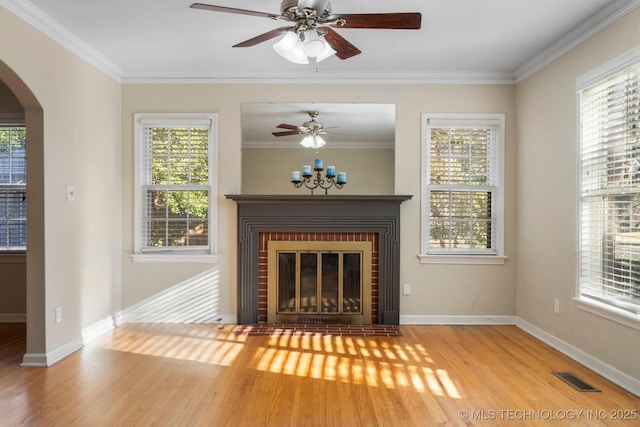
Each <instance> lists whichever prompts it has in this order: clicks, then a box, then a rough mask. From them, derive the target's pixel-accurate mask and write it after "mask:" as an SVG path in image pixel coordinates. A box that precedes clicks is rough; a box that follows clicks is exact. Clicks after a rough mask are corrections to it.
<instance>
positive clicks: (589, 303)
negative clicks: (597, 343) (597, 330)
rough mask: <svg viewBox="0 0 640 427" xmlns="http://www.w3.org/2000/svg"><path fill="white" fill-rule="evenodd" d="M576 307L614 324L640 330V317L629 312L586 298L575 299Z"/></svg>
mask: <svg viewBox="0 0 640 427" xmlns="http://www.w3.org/2000/svg"><path fill="white" fill-rule="evenodd" d="M573 300H574V301H575V302H576V307H577V308H578V309H579V310H582V311H586V312H587V313H591V314H594V315H596V316H599V317H602V318H604V319H607V320H611V321H612V322H616V323H619V324H621V325H624V326H628V327H630V328H633V329H637V330H640V316H639V315H637V314H633V313H630V312H628V311H625V310H622V309H619V308H616V307H612V306H610V305H607V304H605V303H602V302H600V301H596V300H593V299H590V298H585V297H575V298H573Z"/></svg>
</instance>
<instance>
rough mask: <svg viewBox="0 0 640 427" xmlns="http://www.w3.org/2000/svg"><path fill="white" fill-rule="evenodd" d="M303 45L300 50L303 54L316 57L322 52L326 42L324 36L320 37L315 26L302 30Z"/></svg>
mask: <svg viewBox="0 0 640 427" xmlns="http://www.w3.org/2000/svg"><path fill="white" fill-rule="evenodd" d="M303 43H304V45H303V48H302V51H303V52H304V54H305V55H307V56H311V57H316V56H318V55H320V54H321V53H322V52H324V50H325V48H326V46H327V42H326V41H325V40H324V37H320V35H319V34H318V31H317V30H316V29H315V28H311V29H309V30H307V31H305V32H304V42H303Z"/></svg>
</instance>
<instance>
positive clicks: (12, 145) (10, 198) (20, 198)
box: [0, 125, 27, 251]
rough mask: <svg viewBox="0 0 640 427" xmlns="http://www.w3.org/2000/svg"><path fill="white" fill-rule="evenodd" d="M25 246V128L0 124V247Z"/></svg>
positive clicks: (21, 249)
mask: <svg viewBox="0 0 640 427" xmlns="http://www.w3.org/2000/svg"><path fill="white" fill-rule="evenodd" d="M26 247H27V162H26V129H25V127H24V126H4V125H0V251H24V250H26Z"/></svg>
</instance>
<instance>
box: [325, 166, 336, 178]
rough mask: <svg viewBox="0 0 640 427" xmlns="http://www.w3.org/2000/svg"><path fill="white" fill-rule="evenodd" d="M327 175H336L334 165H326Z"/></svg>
mask: <svg viewBox="0 0 640 427" xmlns="http://www.w3.org/2000/svg"><path fill="white" fill-rule="evenodd" d="M327 176H336V167H335V166H327Z"/></svg>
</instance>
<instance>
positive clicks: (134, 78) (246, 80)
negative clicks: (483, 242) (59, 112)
mask: <svg viewBox="0 0 640 427" xmlns="http://www.w3.org/2000/svg"><path fill="white" fill-rule="evenodd" d="M122 83H128V84H171V83H179V84H198V83H212V84H263V83H264V84H287V85H291V84H514V83H515V77H514V75H513V73H490V72H489V73H487V72H474V71H468V72H460V71H454V72H447V71H438V72H429V73H393V74H388V73H387V74H378V73H370V72H365V73H323V74H314V75H312V76H309V74H308V73H295V74H290V75H283V74H276V73H274V74H272V75H265V73H262V74H261V76H260V77H256V75H255V74H254V73H248V72H226V73H206V72H203V73H157V72H141V73H127V74H125V75H123V76H122Z"/></svg>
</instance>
